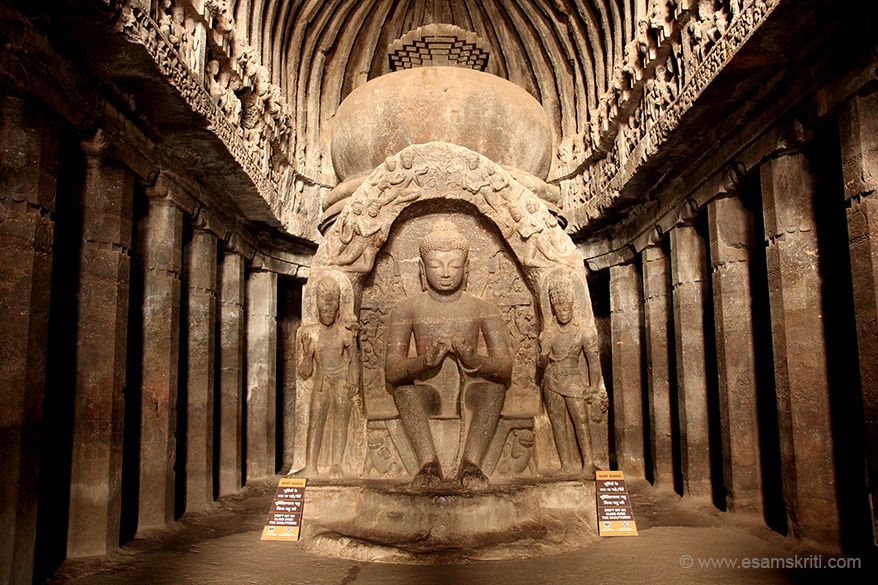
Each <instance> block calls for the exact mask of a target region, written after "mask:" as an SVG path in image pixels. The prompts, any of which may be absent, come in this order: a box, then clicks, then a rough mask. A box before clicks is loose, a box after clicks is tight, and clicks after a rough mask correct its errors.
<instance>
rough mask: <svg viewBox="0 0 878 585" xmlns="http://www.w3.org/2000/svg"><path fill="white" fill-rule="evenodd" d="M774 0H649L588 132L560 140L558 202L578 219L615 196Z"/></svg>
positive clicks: (593, 213)
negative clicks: (709, 3)
mask: <svg viewBox="0 0 878 585" xmlns="http://www.w3.org/2000/svg"><path fill="white" fill-rule="evenodd" d="M778 2H779V0H731V1H730V2H729V3H728V7H723V8H722V9H721V10H719V11H717V12H715V13H713V12H712V13H710V14H706V13H704V14H703V13H702V12H701V11H700V8H699V6H698V3H695V2H689V1H686V0H681V1H677V2H656V3H654V6H653V13H652V15H651V17H650V18H649V20H645V21H642V22H641V35H640V36H639V37H638V39H636V40H635V41H632V43H631V45H629V46H628V47H626V61H625V66H624V67H623V68H621V69H618V70H617V74H616V77H615V78H614V81H613V82H612V83H611V86H612V87H611V90H610V91H609V92H607V94H605V95H604V96H603V98H602V99H601V100H600V107H599V108H598V109H597V110H596V111H593V112H592V126H591V130H590V132H589V133H586V134H580V135H577V136H574V137H572V138H569V139H566V140H565V141H564V142H562V144H561V147H560V148H559V151H558V157H559V159H560V162H561V166H560V169H561V171H562V174H563V173H564V172H565V171H566V172H567V174H566V176H565V178H564V179H562V180H561V181H560V186H561V189H562V193H563V200H564V208H565V209H566V210H573V209H577V208H582V209H583V211H582V212H580V213H579V214H578V215H579V217H580V218H581V220H580V224H583V225H579V226H578V227H580V228H581V227H584V223H587V222H588V220H591V219H593V218H596V217H599V216H600V215H601V213H602V211H603V210H604V209H606V208H608V207H610V206H612V205H613V204H614V201H615V199H616V198H618V197H619V194H620V190H621V189H622V188H623V187H624V185H625V184H626V183H627V182H628V181H629V180H630V179H631V178H632V177H633V176H634V175H635V173H636V172H637V170H638V169H639V168H640V167H641V166H642V165H643V163H644V162H645V161H646V160H648V159H649V158H650V157H651V156H653V155H654V154H655V153H656V152H658V150H659V148H660V147H661V146H662V144H664V142H665V141H666V140H667V139H668V137H669V135H670V134H671V132H673V131H674V130H675V129H676V128H677V126H678V125H679V123H680V120H681V118H682V117H683V115H684V114H685V113H686V112H688V111H689V110H690V109H691V108H692V106H693V105H694V104H695V102H696V100H697V99H698V97H699V96H700V95H701V94H702V92H703V91H704V89H705V88H706V87H707V86H708V85H709V84H710V83H711V82H712V81H713V79H714V78H715V77H716V76H717V75H718V74H719V72H720V71H722V69H723V68H724V67H725V65H726V64H727V63H728V62H729V61H730V60H731V59H732V57H734V55H735V54H736V53H737V52H738V50H739V49H740V48H741V47H742V46H743V45H744V43H745V42H746V41H747V39H749V38H750V36H751V35H752V33H753V32H754V31H755V30H756V29H757V28H759V26H760V25H761V24H762V23H763V22H764V21H765V19H766V18H767V17H768V15H769V14H770V13H771V12H772V11H773V10H774V8H775V7H776V6H777V4H778ZM672 4H673V5H675V7H671V5H672Z"/></svg>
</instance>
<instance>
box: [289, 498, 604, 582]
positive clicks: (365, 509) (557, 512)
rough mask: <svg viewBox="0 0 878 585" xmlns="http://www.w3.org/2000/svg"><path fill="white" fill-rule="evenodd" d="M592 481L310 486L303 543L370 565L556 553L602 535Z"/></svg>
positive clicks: (305, 510)
mask: <svg viewBox="0 0 878 585" xmlns="http://www.w3.org/2000/svg"><path fill="white" fill-rule="evenodd" d="M594 489H595V488H594V482H593V481H558V482H535V483H528V484H507V485H494V484H492V485H491V486H490V487H488V488H487V489H486V490H484V491H478V492H474V491H467V490H463V489H460V490H442V491H436V492H430V493H426V492H425V493H412V492H410V491H408V490H407V489H406V487H405V486H404V485H401V484H393V483H391V484H388V483H386V482H381V483H379V482H362V483H358V484H348V485H316V486H315V485H312V486H309V487H308V489H307V491H306V493H305V506H304V518H303V530H302V537H303V540H302V543H303V545H304V546H305V547H306V548H308V549H310V550H313V551H315V552H318V553H321V554H326V555H330V556H334V557H341V558H348V559H351V560H357V561H366V562H376V561H377V562H392V563H410V564H432V563H437V562H442V561H443V559H449V558H453V559H455V560H457V561H458V562H459V560H460V559H461V557H464V558H467V559H470V560H488V559H493V560H500V559H511V558H525V557H532V556H539V555H546V554H554V553H558V552H562V551H565V550H570V549H573V548H577V547H581V546H584V545H586V544H590V543H593V542H595V541H597V540H598V536H597V530H596V526H597V516H596V505H595V495H594V493H595V492H594Z"/></svg>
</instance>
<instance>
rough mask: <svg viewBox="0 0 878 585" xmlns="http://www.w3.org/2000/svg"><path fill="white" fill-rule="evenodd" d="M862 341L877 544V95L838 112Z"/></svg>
mask: <svg viewBox="0 0 878 585" xmlns="http://www.w3.org/2000/svg"><path fill="white" fill-rule="evenodd" d="M839 126H840V134H841V150H842V163H843V171H844V185H845V197H846V199H847V200H848V203H849V206H850V207H849V209H848V211H847V216H848V234H849V239H850V250H851V272H852V274H853V288H854V309H855V311H856V321H857V345H858V350H859V356H860V379H861V380H862V391H863V414H864V415H865V425H866V428H865V434H866V460H867V465H868V476H867V483H868V490H869V498H870V501H871V507H872V526H873V535H874V538H875V541H876V542H878V94H876V93H872V94H869V95H862V96H861V95H857V96H854V97H853V98H851V99H850V101H848V102H847V103H845V104H844V105H843V106H842V108H841V110H840V112H839Z"/></svg>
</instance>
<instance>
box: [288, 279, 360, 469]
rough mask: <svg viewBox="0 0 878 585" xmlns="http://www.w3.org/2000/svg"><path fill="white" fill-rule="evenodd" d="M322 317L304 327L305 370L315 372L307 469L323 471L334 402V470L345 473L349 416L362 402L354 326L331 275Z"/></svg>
mask: <svg viewBox="0 0 878 585" xmlns="http://www.w3.org/2000/svg"><path fill="white" fill-rule="evenodd" d="M315 288H316V301H317V317H318V319H319V321H320V322H319V323H318V324H317V325H312V326H310V327H307V328H303V330H302V331H301V333H300V334H299V343H300V348H299V356H300V358H299V375H300V376H302V378H305V379H308V378H311V377H312V376H313V378H314V386H313V390H312V393H311V418H310V421H309V423H308V446H307V461H306V465H305V468H304V469H303V470H302V471H301V472H300V474H301V475H313V474H316V473H317V461H318V457H319V455H320V448H321V442H322V439H323V427H324V425H325V424H326V420H327V414H328V412H329V410H330V407H331V409H332V412H333V416H332V418H331V421H332V422H331V424H332V429H331V433H330V437H331V444H330V461H331V466H330V473H331V474H332V475H333V476H340V475H342V473H343V469H342V460H343V457H344V451H345V444H346V443H347V436H348V421H349V420H350V417H351V409H352V407H353V405H354V404H355V403H356V395H357V387H358V379H357V368H356V360H355V358H354V352H355V351H356V345H355V340H354V332H353V331H352V330H351V329H350V327H349V326H348V325H349V323H346V322H345V321H348V320H346V319H341V318H340V310H339V309H340V305H341V291H340V288H339V285H338V282H337V281H336V280H335V279H333V278H332V277H329V276H324V277H323V278H322V279H321V280H318V281H317V283H316V285H315Z"/></svg>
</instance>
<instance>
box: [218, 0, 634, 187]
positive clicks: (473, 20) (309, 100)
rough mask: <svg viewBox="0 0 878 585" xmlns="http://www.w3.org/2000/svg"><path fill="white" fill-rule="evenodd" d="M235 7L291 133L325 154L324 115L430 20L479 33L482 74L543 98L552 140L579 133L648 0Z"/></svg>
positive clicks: (285, 2) (264, 0) (318, 2)
mask: <svg viewBox="0 0 878 585" xmlns="http://www.w3.org/2000/svg"><path fill="white" fill-rule="evenodd" d="M230 4H231V3H230ZM233 7H234V10H233V14H234V16H235V21H236V27H237V30H236V34H237V35H239V37H240V36H243V37H244V38H245V42H247V43H248V44H249V45H251V46H252V47H253V48H254V50H255V52H256V54H257V55H259V56H260V58H261V61H262V64H263V65H265V66H266V67H267V68H268V69H269V70H270V71H271V76H272V81H273V82H274V83H276V84H278V85H279V86H281V88H283V90H284V91H285V93H286V96H287V100H288V103H289V104H290V106H291V108H290V109H291V110H295V113H294V115H295V116H296V122H295V124H296V135H297V136H299V137H307V138H306V142H307V144H306V145H305V146H306V150H307V151H308V152H309V155H310V154H312V153H314V152H321V153H324V154H323V156H324V158H325V153H326V152H327V148H328V144H329V142H328V132H327V128H328V125H327V124H326V121H327V120H328V119H329V117H331V116H332V114H333V113H334V112H335V110H336V108H337V107H338V104H339V103H340V102H341V100H342V99H344V97H345V96H346V95H347V94H348V93H350V92H351V91H352V90H353V89H355V88H356V87H358V86H360V85H362V84H364V83H365V82H367V81H368V80H370V79H372V78H374V77H377V76H379V75H382V74H384V73H388V72H389V71H390V67H389V61H388V57H387V49H388V46H389V45H390V44H391V43H392V42H393V41H394V40H396V39H397V38H399V37H401V36H402V35H403V34H405V33H406V32H408V31H410V30H413V29H415V28H417V27H419V26H423V25H426V24H432V23H448V24H453V25H456V26H458V27H460V28H462V29H464V30H468V31H473V32H475V33H476V34H477V35H478V36H479V37H481V38H482V39H484V41H485V42H486V43H487V46H488V47H489V49H490V60H489V62H488V66H487V69H486V71H488V72H490V73H493V74H495V75H498V76H500V77H503V78H506V79H508V80H509V81H511V82H513V83H515V84H517V85H520V86H521V87H523V88H525V89H526V90H527V91H528V92H530V93H531V94H532V95H533V96H534V97H535V98H537V99H538V100H539V101H540V102H541V103H542V104H543V107H544V108H545V109H546V111H547V113H548V114H549V117H550V119H551V120H552V122H553V126H554V130H555V133H556V136H555V137H554V139H555V142H556V144H557V142H558V141H559V140H560V139H561V137H562V136H570V135H572V134H576V133H580V132H585V131H586V128H587V124H588V120H589V112H590V110H592V109H593V108H595V107H596V106H597V100H598V97H599V96H600V95H602V94H603V93H604V92H605V91H606V90H607V89H608V87H607V85H608V83H609V82H610V80H611V79H612V77H613V75H612V73H613V69H614V68H615V67H621V65H622V61H623V47H624V46H625V45H626V44H627V43H628V42H629V41H631V40H632V39H633V38H634V37H635V35H636V34H637V31H636V23H637V22H638V21H639V20H641V19H642V18H643V17H644V16H645V13H646V10H647V0H575V1H571V0H236V1H235V2H234V3H233ZM309 158H310V156H309ZM326 170H328V169H324V171H326Z"/></svg>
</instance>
